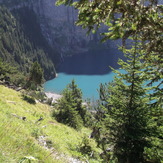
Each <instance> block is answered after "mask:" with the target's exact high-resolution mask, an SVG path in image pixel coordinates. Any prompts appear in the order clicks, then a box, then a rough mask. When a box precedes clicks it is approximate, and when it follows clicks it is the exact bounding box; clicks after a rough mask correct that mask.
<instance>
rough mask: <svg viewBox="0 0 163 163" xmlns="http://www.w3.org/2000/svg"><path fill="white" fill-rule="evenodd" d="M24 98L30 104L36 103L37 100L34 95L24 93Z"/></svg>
mask: <svg viewBox="0 0 163 163" xmlns="http://www.w3.org/2000/svg"><path fill="white" fill-rule="evenodd" d="M23 100H25V101H27V102H28V103H30V104H36V101H35V99H34V98H33V97H30V96H28V95H23Z"/></svg>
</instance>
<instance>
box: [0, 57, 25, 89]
mask: <svg viewBox="0 0 163 163" xmlns="http://www.w3.org/2000/svg"><path fill="white" fill-rule="evenodd" d="M0 81H2V82H3V83H8V84H14V85H16V86H24V84H25V76H24V75H23V74H22V73H20V72H19V71H18V69H17V68H16V67H13V66H11V65H10V64H9V63H6V62H4V61H2V59H1V58H0Z"/></svg>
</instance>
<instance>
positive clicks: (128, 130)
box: [94, 41, 162, 163]
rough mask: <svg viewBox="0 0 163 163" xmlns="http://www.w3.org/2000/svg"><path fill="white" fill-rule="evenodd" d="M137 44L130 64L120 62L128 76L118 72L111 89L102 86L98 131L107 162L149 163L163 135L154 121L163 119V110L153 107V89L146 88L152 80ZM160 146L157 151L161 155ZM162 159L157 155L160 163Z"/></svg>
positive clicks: (129, 50) (128, 50) (130, 50)
mask: <svg viewBox="0 0 163 163" xmlns="http://www.w3.org/2000/svg"><path fill="white" fill-rule="evenodd" d="M133 43H134V44H135V45H134V46H133V47H132V49H125V52H126V54H127V55H126V57H127V59H128V60H127V62H125V61H122V60H119V62H118V63H119V65H121V69H123V70H125V73H124V74H122V73H120V72H118V71H115V70H114V71H115V72H116V73H117V75H118V77H115V79H114V81H113V82H112V83H110V84H109V85H108V87H106V86H105V85H104V86H103V85H101V89H100V97H101V105H100V106H99V109H98V112H97V115H96V119H97V122H96V126H95V129H94V130H96V131H99V132H96V134H95V138H96V139H97V142H98V144H99V146H101V148H102V149H103V151H104V153H105V159H106V160H118V162H122V163H123V162H124V163H125V162H132V163H134V162H135V163H138V162H143V161H147V160H148V159H147V158H146V154H145V153H146V152H149V151H150V150H149V149H151V150H152V148H153V147H154V146H155V145H154V144H153V142H152V139H154V140H156V139H158V133H161V131H160V127H159V126H158V125H157V124H156V122H155V120H154V119H155V118H154V117H157V118H159V119H160V117H161V116H162V115H161V107H159V106H153V105H152V106H151V105H150V103H151V99H150V94H149V93H148V91H149V87H146V85H145V81H147V80H148V76H147V75H146V74H145V73H143V72H144V70H143V68H144V65H143V63H142V58H143V54H142V52H143V51H142V50H141V49H140V47H139V44H138V43H137V41H135V42H133ZM99 113H101V114H99ZM156 114H157V116H156ZM157 118H156V119H157ZM160 138H161V137H160ZM158 140H159V139H158ZM158 140H157V142H158V144H159V141H158ZM160 140H161V139H160ZM160 145H161V144H160ZM160 145H159V146H160ZM159 146H157V147H156V148H155V150H156V151H158V152H159V151H160V149H159ZM108 148H109V149H110V150H109V151H108ZM146 149H148V150H149V151H148V150H146ZM154 157H156V155H155V156H153V158H154ZM145 159H147V160H145ZM160 159H161V158H160V156H159V155H157V160H159V161H160Z"/></svg>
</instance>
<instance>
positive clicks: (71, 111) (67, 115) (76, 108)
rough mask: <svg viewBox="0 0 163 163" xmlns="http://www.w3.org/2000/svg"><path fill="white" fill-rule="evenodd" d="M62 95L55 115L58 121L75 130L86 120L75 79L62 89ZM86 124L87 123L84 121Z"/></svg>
mask: <svg viewBox="0 0 163 163" xmlns="http://www.w3.org/2000/svg"><path fill="white" fill-rule="evenodd" d="M62 95H63V97H62V98H61V99H60V100H59V101H58V104H57V105H58V113H57V114H56V115H55V113H54V115H55V116H56V118H57V120H58V121H59V122H62V123H65V124H67V125H69V126H71V127H73V128H75V129H77V130H79V129H81V127H82V126H83V123H85V122H86V121H87V116H88V113H87V110H86V109H85V108H84V106H83V105H82V92H81V90H80V89H79V88H77V85H76V84H75V81H74V80H72V82H71V83H70V84H69V85H68V86H67V88H65V89H64V91H63V94H62ZM86 124H87V123H86Z"/></svg>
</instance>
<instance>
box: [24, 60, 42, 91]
mask: <svg viewBox="0 0 163 163" xmlns="http://www.w3.org/2000/svg"><path fill="white" fill-rule="evenodd" d="M43 80H44V78H43V70H42V68H41V66H40V64H39V63H38V62H34V63H33V65H32V67H31V69H30V74H29V79H28V81H27V87H28V88H30V89H34V90H36V89H37V88H38V86H41V84H42V83H43Z"/></svg>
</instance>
